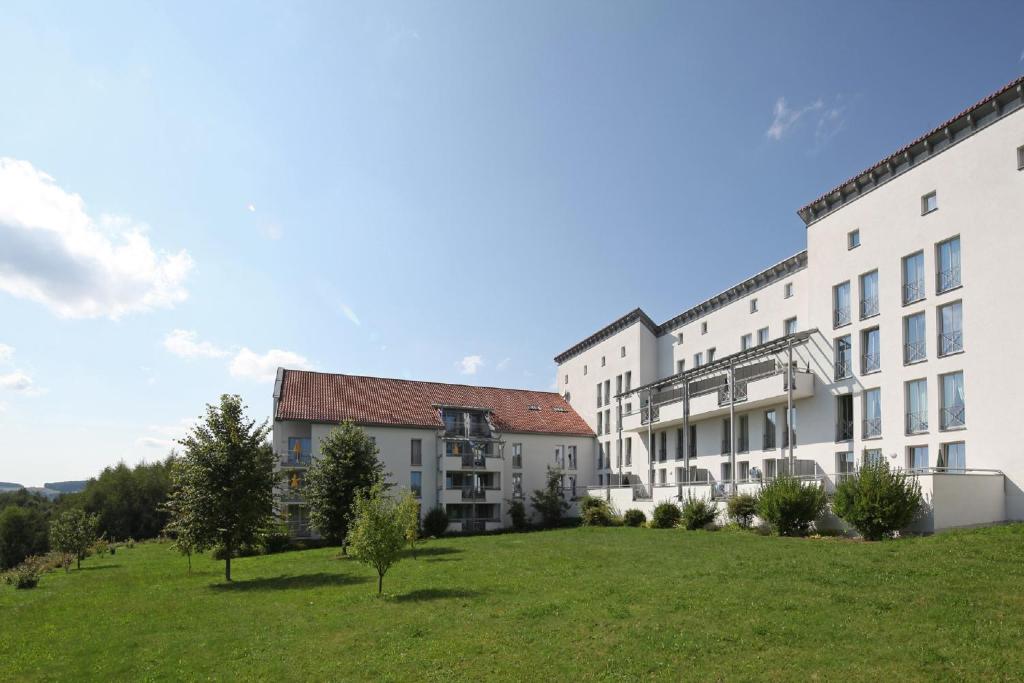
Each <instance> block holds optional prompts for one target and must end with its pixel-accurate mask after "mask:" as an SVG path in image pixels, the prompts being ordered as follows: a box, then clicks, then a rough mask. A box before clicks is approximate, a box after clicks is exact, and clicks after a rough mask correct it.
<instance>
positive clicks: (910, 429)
mask: <svg viewBox="0 0 1024 683" xmlns="http://www.w3.org/2000/svg"><path fill="white" fill-rule="evenodd" d="M927 431H928V413H927V411H918V412H915V413H907V434H921V433H923V432H927Z"/></svg>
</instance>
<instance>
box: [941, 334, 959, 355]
mask: <svg viewBox="0 0 1024 683" xmlns="http://www.w3.org/2000/svg"><path fill="white" fill-rule="evenodd" d="M963 350H964V333H963V331H962V330H950V331H949V332H940V333H939V355H940V356H948V355H950V354H954V353H960V352H961V351H963Z"/></svg>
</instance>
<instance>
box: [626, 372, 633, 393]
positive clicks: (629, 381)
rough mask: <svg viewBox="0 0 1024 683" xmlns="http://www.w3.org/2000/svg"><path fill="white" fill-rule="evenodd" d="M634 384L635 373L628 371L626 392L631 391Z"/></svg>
mask: <svg viewBox="0 0 1024 683" xmlns="http://www.w3.org/2000/svg"><path fill="white" fill-rule="evenodd" d="M632 384H633V373H632V372H631V371H629V370H627V371H626V391H629V387H630V386H631V385H632Z"/></svg>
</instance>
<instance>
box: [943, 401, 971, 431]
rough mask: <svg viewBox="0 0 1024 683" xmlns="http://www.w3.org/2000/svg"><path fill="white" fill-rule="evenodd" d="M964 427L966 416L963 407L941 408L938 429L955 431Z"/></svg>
mask: <svg viewBox="0 0 1024 683" xmlns="http://www.w3.org/2000/svg"><path fill="white" fill-rule="evenodd" d="M966 426H967V415H966V413H965V406H962V405H959V406H952V407H950V408H942V409H941V410H940V411H939V428H940V429H957V428H959V427H966Z"/></svg>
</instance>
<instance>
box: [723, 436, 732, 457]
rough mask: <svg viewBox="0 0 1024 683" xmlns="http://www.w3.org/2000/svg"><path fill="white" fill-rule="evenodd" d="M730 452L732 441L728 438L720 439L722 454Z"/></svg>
mask: <svg viewBox="0 0 1024 683" xmlns="http://www.w3.org/2000/svg"><path fill="white" fill-rule="evenodd" d="M730 452H732V442H731V441H730V440H729V439H722V455H729V453H730Z"/></svg>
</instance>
